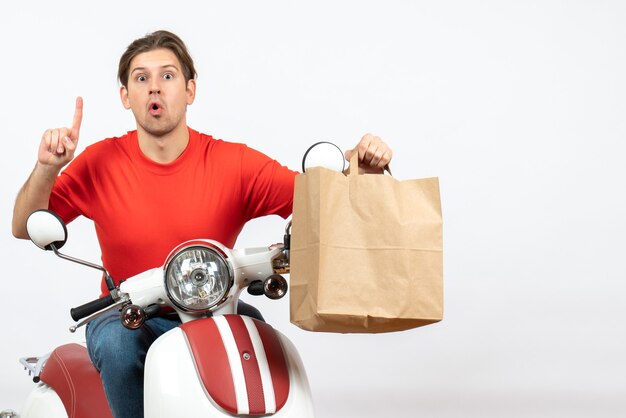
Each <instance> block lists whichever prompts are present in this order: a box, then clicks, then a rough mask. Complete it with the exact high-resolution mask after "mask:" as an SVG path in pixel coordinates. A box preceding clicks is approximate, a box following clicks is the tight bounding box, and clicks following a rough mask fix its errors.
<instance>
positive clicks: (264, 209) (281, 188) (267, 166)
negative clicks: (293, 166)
mask: <svg viewBox="0 0 626 418" xmlns="http://www.w3.org/2000/svg"><path fill="white" fill-rule="evenodd" d="M241 170H242V177H241V178H242V191H243V193H244V203H245V218H246V220H250V219H253V218H258V217H261V216H266V215H279V216H282V217H283V218H287V217H288V216H289V215H291V212H292V209H293V191H294V181H295V177H296V175H297V174H298V172H296V171H292V170H290V169H289V168H287V167H285V166H283V165H281V164H279V163H278V162H277V161H275V160H273V159H271V158H269V157H268V156H267V155H265V154H263V153H261V152H259V151H256V150H254V149H252V148H249V147H247V146H246V147H245V148H244V150H243V153H242V161H241Z"/></svg>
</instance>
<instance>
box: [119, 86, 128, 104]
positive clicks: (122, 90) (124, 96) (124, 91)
mask: <svg viewBox="0 0 626 418" xmlns="http://www.w3.org/2000/svg"><path fill="white" fill-rule="evenodd" d="M120 99H122V104H123V105H124V108H125V109H130V101H129V100H128V89H126V86H122V87H120Z"/></svg>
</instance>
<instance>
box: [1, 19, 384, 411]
mask: <svg viewBox="0 0 626 418" xmlns="http://www.w3.org/2000/svg"><path fill="white" fill-rule="evenodd" d="M118 77H119V81H120V84H121V87H120V97H121V100H122V104H123V105H124V107H125V108H126V109H130V110H131V111H132V112H133V115H134V117H135V121H136V125H137V126H136V130H135V131H131V132H128V133H127V134H126V135H123V136H121V137H118V138H108V139H105V140H103V141H100V142H97V143H95V144H93V145H91V146H89V147H87V148H86V149H85V151H84V152H82V153H81V154H80V155H78V156H77V157H76V159H74V153H75V150H76V146H77V143H78V138H79V134H80V127H81V121H82V114H83V101H82V98H80V97H79V98H77V99H76V108H75V111H74V119H73V121H72V125H71V127H66V128H57V129H48V130H46V131H45V133H44V134H43V137H42V139H41V143H40V145H39V151H38V157H37V164H36V166H35V168H34V170H33V172H32V173H31V175H30V177H29V178H28V180H27V181H26V183H25V184H24V186H23V187H22V189H21V190H20V192H19V194H18V197H17V200H16V202H15V208H14V212H13V234H14V235H15V236H16V237H18V238H27V237H28V235H27V232H26V226H25V225H26V219H27V217H28V215H29V214H30V213H32V212H33V211H34V210H37V209H42V208H49V209H51V210H53V211H55V212H56V213H58V214H59V215H60V216H61V217H62V218H63V219H64V221H66V222H70V221H72V220H73V219H75V218H76V217H77V216H79V215H82V216H86V217H87V218H90V219H92V220H93V221H94V224H95V227H96V233H97V235H98V240H99V243H100V247H101V250H102V261H103V264H104V267H105V268H106V269H107V270H108V271H109V273H110V274H111V276H112V277H113V279H114V281H115V283H116V284H118V283H119V281H120V280H123V279H125V278H128V277H130V276H133V275H135V274H137V273H140V272H142V271H144V270H147V269H149V268H153V267H157V266H160V265H162V264H163V261H164V260H165V257H166V256H167V254H168V253H169V251H170V250H171V249H172V248H174V247H175V246H176V245H177V244H179V243H180V242H183V241H186V240H189V239H193V238H197V237H210V238H212V239H215V240H217V241H220V242H222V243H223V244H225V245H226V246H230V247H232V246H233V245H234V243H235V240H236V238H237V235H238V234H239V232H240V231H241V229H242V228H243V225H244V224H245V222H247V221H248V220H250V219H253V218H256V217H260V216H264V215H269V214H278V215H281V216H283V217H284V218H286V217H287V216H289V214H290V213H291V210H292V203H293V187H294V185H293V182H294V177H295V175H296V174H297V173H296V172H294V171H291V170H289V169H287V168H286V167H283V166H281V165H279V164H278V163H277V162H276V161H274V160H271V159H270V158H268V157H267V156H265V155H263V154H261V153H259V152H257V151H254V150H252V149H250V148H248V147H246V146H245V145H242V144H234V143H228V142H225V141H221V140H216V139H214V138H212V137H211V136H208V135H204V134H201V133H199V132H196V131H194V130H193V129H191V128H189V127H188V126H187V121H186V109H187V106H189V105H191V104H192V103H193V102H194V99H195V94H196V80H195V78H196V71H195V68H194V65H193V61H192V59H191V57H190V55H189V53H188V51H187V48H186V46H185V45H184V43H183V42H182V41H181V40H180V38H178V37H177V36H176V35H174V34H172V33H170V32H167V31H157V32H154V33H152V34H148V35H146V36H145V37H143V38H140V39H137V40H135V41H134V42H132V43H131V44H130V45H129V46H128V48H127V50H126V51H125V52H124V54H123V55H122V57H121V59H120V63H119V68H118ZM353 152H358V154H359V168H360V170H361V171H363V172H370V173H380V172H382V168H383V167H384V166H385V165H387V164H388V163H389V161H390V160H391V155H392V153H391V150H390V149H389V147H388V146H387V145H386V144H385V143H384V142H382V141H381V139H380V138H378V137H375V136H373V135H370V134H367V135H365V136H364V137H363V138H362V139H361V141H360V142H359V144H358V145H357V147H356V148H355V149H354V150H351V151H347V152H346V158H350V156H351V155H352V153H353ZM70 161H71V164H69V165H68V166H67V167H66V169H65V170H63V172H62V173H61V169H62V168H63V167H64V166H65V165H67V164H68V163H70ZM59 173H61V174H59ZM102 292H103V293H104V292H106V286H105V284H104V282H103V284H102ZM240 305H241V307H240V313H243V314H248V315H253V316H259V314H258V311H256V310H255V309H254V308H251V307H250V306H249V305H246V304H243V303H242V302H240ZM178 324H179V321H178V320H177V319H174V318H170V317H167V316H163V317H157V318H153V319H151V320H149V321H147V322H146V323H145V324H144V326H143V327H142V329H141V330H140V331H129V330H126V329H125V328H123V327H122V326H121V324H120V321H119V314H118V313H115V312H112V313H110V314H109V315H104V316H103V317H100V318H98V319H97V320H94V321H93V322H91V323H90V324H89V326H88V328H87V331H86V336H87V348H88V351H89V355H90V357H91V359H92V362H93V363H94V365H95V366H96V368H97V369H98V370H99V371H100V375H101V378H102V381H103V385H104V389H105V393H106V395H107V399H108V401H109V405H110V407H111V411H112V413H113V416H115V417H116V418H120V417H141V416H143V363H144V360H145V355H146V352H147V350H148V347H149V346H150V344H151V343H152V342H153V341H154V340H155V339H156V338H158V336H159V335H161V334H162V333H164V332H166V331H168V330H170V329H172V328H173V327H175V326H177V325H178Z"/></svg>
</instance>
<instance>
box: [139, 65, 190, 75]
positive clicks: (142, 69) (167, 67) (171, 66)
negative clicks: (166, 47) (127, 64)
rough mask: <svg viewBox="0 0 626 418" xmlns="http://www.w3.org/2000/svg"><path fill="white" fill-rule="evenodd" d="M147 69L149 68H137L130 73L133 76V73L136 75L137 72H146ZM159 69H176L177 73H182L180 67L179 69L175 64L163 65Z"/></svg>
mask: <svg viewBox="0 0 626 418" xmlns="http://www.w3.org/2000/svg"><path fill="white" fill-rule="evenodd" d="M146 68H147V67H135V68H133V69H132V70H131V72H130V73H131V74H132V73H134V72H135V71H145V70H146ZM159 68H160V69H162V70H166V69H170V68H173V69H174V70H176V71H180V70H179V69H178V67H177V66H175V65H174V64H167V65H162V66H161V67H159Z"/></svg>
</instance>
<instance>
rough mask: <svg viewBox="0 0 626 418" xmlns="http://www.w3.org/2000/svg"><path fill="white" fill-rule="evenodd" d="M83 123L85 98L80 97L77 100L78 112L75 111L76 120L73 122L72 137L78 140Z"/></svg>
mask: <svg viewBox="0 0 626 418" xmlns="http://www.w3.org/2000/svg"><path fill="white" fill-rule="evenodd" d="M82 121H83V98H82V97H80V96H78V97H77V98H76V110H74V119H73V120H72V136H74V137H75V138H73V139H78V134H79V132H80V124H81V123H82Z"/></svg>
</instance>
